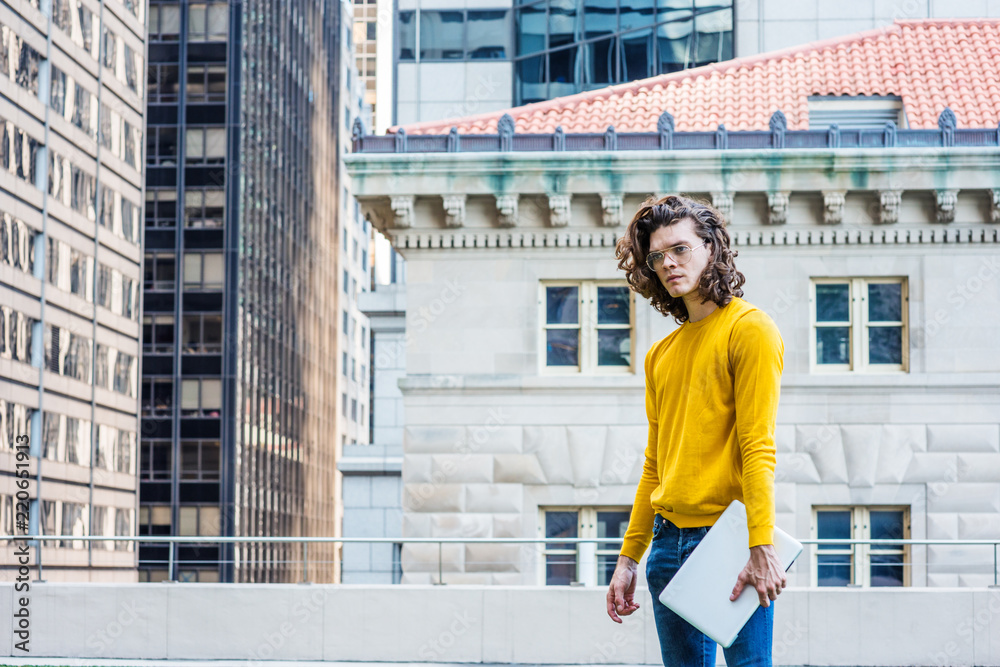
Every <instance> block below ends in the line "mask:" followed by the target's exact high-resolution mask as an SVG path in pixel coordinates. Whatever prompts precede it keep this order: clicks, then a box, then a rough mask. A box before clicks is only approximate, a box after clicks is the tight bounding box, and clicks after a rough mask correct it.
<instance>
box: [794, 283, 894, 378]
mask: <svg viewBox="0 0 1000 667" xmlns="http://www.w3.org/2000/svg"><path fill="white" fill-rule="evenodd" d="M844 283H847V285H848V291H847V294H848V299H849V302H850V303H849V308H850V318H851V319H850V321H849V322H848V323H847V327H848V330H849V332H850V362H849V363H847V364H820V363H818V359H817V350H816V346H817V342H818V341H817V333H818V329H820V328H823V327H833V326H837V327H843V326H845V323H843V322H838V323H830V322H823V323H819V322H817V321H816V286H817V285H836V284H844ZM873 284H893V285H895V284H898V285H900V298H901V299H902V304H901V309H900V314H901V317H902V320H900V321H897V322H878V323H875V324H873V323H871V322H869V320H868V307H867V304H868V286H869V285H873ZM909 305H910V296H909V280H908V278H907V277H906V276H868V277H864V276H850V277H840V278H834V277H813V278H811V279H810V281H809V371H810V372H811V373H816V374H838V373H841V374H842V373H909V372H910V323H909V310H910V309H909ZM897 326H898V327H901V328H902V332H901V334H900V338H901V342H900V347H901V350H900V355H901V356H900V361H901V363H899V364H872V363H869V361H868V358H869V352H870V351H869V343H868V329H869V328H871V327H897Z"/></svg>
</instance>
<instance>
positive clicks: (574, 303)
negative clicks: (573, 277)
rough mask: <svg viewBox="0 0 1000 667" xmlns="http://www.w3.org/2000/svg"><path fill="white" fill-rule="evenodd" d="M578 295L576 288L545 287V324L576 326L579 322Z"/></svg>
mask: <svg viewBox="0 0 1000 667" xmlns="http://www.w3.org/2000/svg"><path fill="white" fill-rule="evenodd" d="M578 294H579V288H578V287H546V288H545V311H546V317H545V323H546V324H576V323H577V322H578V321H579V319H578V318H579V314H578V310H577V309H578V306H579V297H578Z"/></svg>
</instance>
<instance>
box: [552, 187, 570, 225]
mask: <svg viewBox="0 0 1000 667" xmlns="http://www.w3.org/2000/svg"><path fill="white" fill-rule="evenodd" d="M572 199H573V195H549V222H550V223H551V224H552V226H553V227H565V226H566V225H568V224H569V204H570V201H572Z"/></svg>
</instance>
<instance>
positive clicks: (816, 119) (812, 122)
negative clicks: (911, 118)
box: [809, 95, 907, 130]
mask: <svg viewBox="0 0 1000 667" xmlns="http://www.w3.org/2000/svg"><path fill="white" fill-rule="evenodd" d="M890 120H891V121H892V122H894V123H895V124H896V127H898V128H900V129H906V127H907V124H906V113H905V112H904V111H903V100H902V99H900V98H899V97H898V96H897V95H853V96H847V95H814V96H811V97H810V98H809V129H810V130H825V129H826V128H828V127H830V126H831V125H833V124H834V123H836V124H837V125H838V126H839V127H840V129H842V130H848V129H850V130H862V129H881V128H883V127H885V124H886V123H887V122H888V121H890Z"/></svg>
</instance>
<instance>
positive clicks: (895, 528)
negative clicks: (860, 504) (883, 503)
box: [868, 510, 904, 549]
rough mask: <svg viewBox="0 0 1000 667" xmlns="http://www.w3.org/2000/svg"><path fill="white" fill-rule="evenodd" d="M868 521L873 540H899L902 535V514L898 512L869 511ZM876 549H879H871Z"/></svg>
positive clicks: (891, 547)
mask: <svg viewBox="0 0 1000 667" xmlns="http://www.w3.org/2000/svg"><path fill="white" fill-rule="evenodd" d="M868 521H869V526H870V529H871V537H872V539H873V540H901V539H903V538H904V534H903V529H904V526H903V512H901V511H900V510H882V511H871V512H869V513H868ZM872 548H873V549H878V548H879V547H877V546H876V547H872ZM882 548H890V549H894V548H896V547H893V546H886V547H882Z"/></svg>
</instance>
